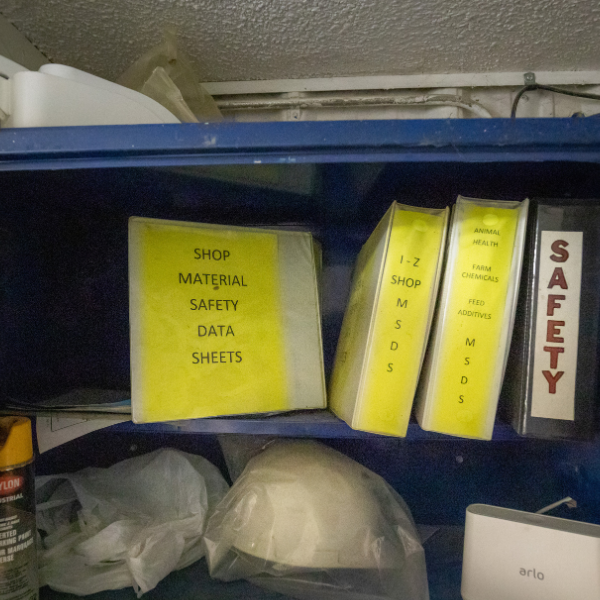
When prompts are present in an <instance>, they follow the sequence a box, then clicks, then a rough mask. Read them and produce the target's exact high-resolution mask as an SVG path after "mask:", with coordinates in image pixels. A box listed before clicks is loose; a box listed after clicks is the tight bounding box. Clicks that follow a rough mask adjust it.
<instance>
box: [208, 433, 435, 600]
mask: <svg viewBox="0 0 600 600" xmlns="http://www.w3.org/2000/svg"><path fill="white" fill-rule="evenodd" d="M205 544H206V547H207V559H208V563H209V570H210V574H211V576H212V577H215V578H217V579H223V580H225V581H231V580H234V579H238V578H246V579H250V580H251V581H253V582H254V583H257V584H258V585H261V586H263V587H266V588H268V589H271V590H274V591H277V592H280V593H283V594H287V595H290V596H293V597H295V598H307V599H308V598H310V599H311V600H319V599H323V600H325V599H327V600H336V599H339V600H342V599H344V598H361V600H374V599H376V598H377V599H382V598H386V599H387V598H398V599H402V600H427V599H428V597H429V596H428V588H427V576H426V572H425V559H424V553H423V548H422V546H421V544H420V541H419V538H418V535H417V533H416V530H415V527H414V524H413V522H412V518H411V516H410V511H409V509H408V507H407V506H406V504H405V503H404V502H403V500H402V498H400V496H399V495H398V494H397V493H396V492H395V491H394V490H393V489H392V488H391V487H390V486H389V485H388V484H387V483H386V482H385V481H384V480H383V479H381V477H379V476H378V475H376V474H375V473H373V472H372V471H369V470H368V469H367V468H365V467H363V466H362V465H360V464H358V463H356V462H354V461H353V460H351V459H350V458H348V457H346V456H344V455H343V454H340V453H339V452H336V451H335V450H332V449H331V448H328V447H327V446H324V445H322V444H319V443H317V442H313V441H288V440H285V441H284V440H282V441H276V442H274V443H273V444H270V445H268V446H267V447H266V449H265V450H263V451H262V452H261V453H260V454H258V455H256V456H254V457H253V458H251V459H250V461H249V462H248V464H247V466H246V468H245V469H244V471H243V473H242V475H241V476H240V477H239V478H238V479H237V480H236V481H235V483H234V485H233V487H232V488H231V489H230V491H229V492H228V494H227V496H226V497H225V498H224V499H223V501H222V502H221V503H220V504H219V506H218V507H217V509H216V510H215V512H214V514H213V516H212V517H211V518H210V520H209V523H208V526H207V531H206V534H205Z"/></svg>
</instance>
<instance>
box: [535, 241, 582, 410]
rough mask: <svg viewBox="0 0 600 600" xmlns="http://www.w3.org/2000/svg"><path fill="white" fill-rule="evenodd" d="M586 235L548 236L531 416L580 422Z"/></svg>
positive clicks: (543, 256) (541, 278) (543, 254)
mask: <svg viewBox="0 0 600 600" xmlns="http://www.w3.org/2000/svg"><path fill="white" fill-rule="evenodd" d="M582 253H583V233H582V232H580V231H542V240H541V244H540V274H539V284H538V297H537V318H536V328H535V358H534V361H533V390H532V394H531V416H532V417H544V418H546V419H561V420H564V421H573V420H574V419H575V378H576V377H575V376H576V373H577V341H578V338H579V303H580V297H581V263H582Z"/></svg>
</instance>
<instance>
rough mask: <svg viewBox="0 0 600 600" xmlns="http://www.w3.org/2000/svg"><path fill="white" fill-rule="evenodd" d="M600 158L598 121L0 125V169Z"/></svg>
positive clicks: (503, 120)
mask: <svg viewBox="0 0 600 600" xmlns="http://www.w3.org/2000/svg"><path fill="white" fill-rule="evenodd" d="M384 161H390V162H433V161H439V162H451V163H457V162H461V163H469V162H479V163H481V162H492V161H497V162H539V161H563V162H564V161H569V162H587V163H598V162H600V122H599V120H598V119H514V120H511V119H453V120H437V119H436V120H426V121H421V120H409V121H403V120H396V121H352V122H346V121H330V122H302V123H280V122H277V123H219V124H214V123H207V124H183V125H127V126H123V125H121V126H103V127H57V128H39V129H4V130H2V131H0V170H8V171H11V170H37V169H81V168H98V167H131V166H138V167H156V166H182V165H215V164H230V165H231V164H263V163H275V164H294V163H300V162H305V163H306V162H311V163H315V162H321V163H327V162H331V163H340V162H384Z"/></svg>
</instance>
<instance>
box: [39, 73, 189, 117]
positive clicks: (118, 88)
mask: <svg viewBox="0 0 600 600" xmlns="http://www.w3.org/2000/svg"><path fill="white" fill-rule="evenodd" d="M39 72H40V73H45V74H46V75H55V76H56V77H62V78H63V79H69V80H71V81H77V82H79V83H83V84H85V85H91V86H93V87H97V88H100V89H102V90H105V91H107V92H111V93H113V94H118V95H120V96H124V97H125V98H129V99H130V100H133V101H135V102H139V103H140V104H142V105H144V106H145V107H146V108H147V109H148V110H149V111H151V112H152V113H154V114H156V115H157V116H158V117H159V118H161V119H162V120H163V121H164V122H165V123H179V119H177V118H176V117H175V116H174V115H173V114H172V113H171V112H170V111H169V110H167V109H166V108H165V107H164V106H162V105H161V104H159V103H158V102H156V101H155V100H152V98H149V97H148V96H146V95H145V94H141V93H140V92H136V91H135V90H130V89H129V88H126V87H125V86H123V85H119V84H117V83H113V82H112V81H107V80H106V79H102V77H96V75H92V74H91V73H86V72H85V71H80V70H79V69H75V68H73V67H69V66H67V65H57V64H52V63H50V64H47V65H42V66H41V67H40V69H39Z"/></svg>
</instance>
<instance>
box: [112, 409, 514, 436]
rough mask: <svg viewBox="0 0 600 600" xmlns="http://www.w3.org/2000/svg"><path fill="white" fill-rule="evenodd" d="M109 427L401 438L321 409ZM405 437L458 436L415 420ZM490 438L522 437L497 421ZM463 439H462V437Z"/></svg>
mask: <svg viewBox="0 0 600 600" xmlns="http://www.w3.org/2000/svg"><path fill="white" fill-rule="evenodd" d="M111 429H112V431H123V432H140V433H156V434H158V433H180V434H252V435H267V436H270V435H272V436H285V437H313V438H314V437H317V438H378V439H401V438H389V437H387V436H381V435H376V434H372V433H367V432H365V431H358V430H354V429H352V428H350V427H349V426H348V425H347V424H346V423H344V421H342V420H340V419H338V418H337V417H336V416H335V415H333V414H331V413H330V412H328V411H325V410H317V411H306V412H297V413H291V414H281V415H271V416H266V415H257V416H251V417H229V418H222V417H219V418H215V419H190V420H187V421H171V422H161V423H145V424H138V425H136V424H134V423H132V422H131V421H127V422H124V423H119V424H117V425H113V426H112V427H111ZM404 439H406V440H407V441H409V442H412V441H424V440H438V441H443V440H450V441H451V440H457V439H458V438H455V437H451V436H447V435H442V434H439V433H433V432H430V431H424V430H423V429H421V428H420V427H419V426H418V425H417V424H416V423H411V424H410V425H409V428H408V432H407V435H406V438H404ZM493 440H494V441H516V440H525V438H522V437H520V436H519V435H517V434H516V433H515V432H514V430H513V429H512V428H511V427H510V426H509V425H507V424H504V423H500V422H499V423H497V424H496V427H495V429H494V436H493ZM463 441H464V440H463Z"/></svg>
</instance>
